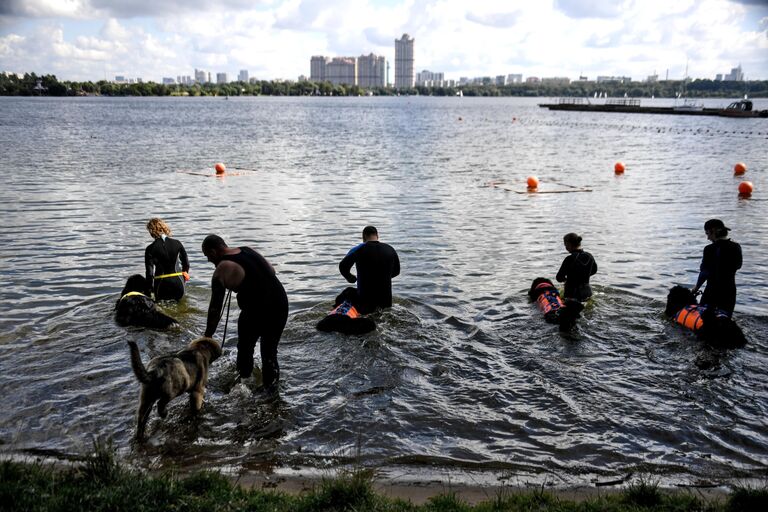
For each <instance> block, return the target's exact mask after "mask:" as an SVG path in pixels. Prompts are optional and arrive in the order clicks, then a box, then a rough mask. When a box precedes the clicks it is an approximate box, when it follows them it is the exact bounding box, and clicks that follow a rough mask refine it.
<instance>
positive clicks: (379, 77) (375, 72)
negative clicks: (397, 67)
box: [357, 53, 387, 87]
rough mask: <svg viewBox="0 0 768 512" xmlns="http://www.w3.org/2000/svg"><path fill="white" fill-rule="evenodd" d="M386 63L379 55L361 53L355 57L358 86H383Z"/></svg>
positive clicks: (384, 83)
mask: <svg viewBox="0 0 768 512" xmlns="http://www.w3.org/2000/svg"><path fill="white" fill-rule="evenodd" d="M386 63H387V59H385V58H384V57H383V56H381V55H374V54H373V53H371V54H369V55H361V56H359V57H358V58H357V85H359V86H360V87H384V86H385V85H386V82H385V80H386V76H385V74H384V73H385V70H386Z"/></svg>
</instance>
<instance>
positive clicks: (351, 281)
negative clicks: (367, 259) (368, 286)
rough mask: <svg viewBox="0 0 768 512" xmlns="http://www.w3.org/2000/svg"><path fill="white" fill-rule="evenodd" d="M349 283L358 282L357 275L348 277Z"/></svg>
mask: <svg viewBox="0 0 768 512" xmlns="http://www.w3.org/2000/svg"><path fill="white" fill-rule="evenodd" d="M347 282H348V283H356V282H357V276H349V277H348V278H347Z"/></svg>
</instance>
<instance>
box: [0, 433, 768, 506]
mask: <svg viewBox="0 0 768 512" xmlns="http://www.w3.org/2000/svg"><path fill="white" fill-rule="evenodd" d="M373 482H374V473H373V471H371V470H366V469H355V470H353V471H348V472H342V473H341V474H340V475H339V476H337V477H335V478H332V479H326V480H323V481H322V482H321V483H319V484H318V485H316V486H315V487H314V488H313V489H312V490H311V491H306V492H303V493H301V494H298V495H291V494H286V493H282V492H279V491H274V490H261V489H245V488H242V487H240V486H238V485H237V484H236V483H234V482H233V481H232V480H231V479H229V478H226V477H224V476H222V475H220V474H219V473H212V472H199V473H195V474H193V475H191V476H187V477H183V478H181V477H177V476H174V475H172V474H162V475H149V474H147V473H145V472H141V471H136V470H133V469H130V468H127V467H125V466H124V465H122V464H120V462H119V461H117V460H116V457H115V451H114V449H113V448H112V446H111V445H109V444H108V445H99V444H95V445H94V452H93V454H91V455H89V456H88V457H85V458H84V459H83V461H82V463H80V464H78V465H76V466H72V467H65V468H60V467H54V466H52V465H46V464H42V463H39V462H15V461H8V460H6V461H0V512H4V511H6V510H7V511H32V512H38V511H40V512H48V511H67V512H71V511H96V512H99V511H121V510H129V511H131V512H154V511H158V512H159V511H169V510H171V511H173V510H179V511H184V512H196V511H200V512H203V511H226V512H235V511H248V512H260V511H270V512H318V511H319V512H325V511H348V512H363V511H372V512H395V511H404V512H497V511H498V512H501V511H526V512H538V511H558V512H560V511H561V512H566V511H567V512H571V511H573V512H593V511H594V512H598V511H600V512H628V511H631V512H639V511H651V510H653V511H656V510H661V511H670V512H688V511H690V512H694V511H697V512H698V511H712V512H720V511H722V512H731V511H734V512H735V511H740V512H741V511H746V512H749V511H760V512H763V511H764V510H768V489H766V488H763V489H751V488H737V489H736V490H734V491H733V492H732V493H731V494H730V495H728V496H727V498H726V499H725V500H717V501H706V500H702V499H701V498H700V497H698V496H696V495H695V494H694V493H687V492H667V491H664V490H663V489H661V488H659V486H658V483H657V482H654V481H651V480H643V479H641V480H640V481H639V482H637V483H634V484H632V485H630V486H629V487H628V488H627V489H625V490H624V491H619V492H616V493H610V494H607V495H604V496H599V497H596V498H591V499H586V500H583V501H578V502H575V501H570V500H565V499H561V498H558V497H557V496H555V495H553V494H551V493H548V492H546V491H544V490H542V489H536V490H533V491H515V490H511V489H510V490H507V489H504V490H502V491H500V492H499V493H498V495H497V496H496V497H495V498H493V499H490V500H488V501H485V502H482V503H478V504H476V505H470V504H468V503H467V502H465V501H464V500H462V498H461V497H460V496H459V495H457V494H456V493H452V492H447V493H442V494H439V495H436V496H434V497H432V498H430V499H429V500H428V501H427V502H426V503H424V504H422V505H414V504H413V503H410V502H408V501H404V500H402V499H392V498H388V497H385V496H382V495H380V494H378V493H376V492H375V490H374V486H373Z"/></svg>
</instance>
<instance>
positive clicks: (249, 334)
mask: <svg viewBox="0 0 768 512" xmlns="http://www.w3.org/2000/svg"><path fill="white" fill-rule="evenodd" d="M203 254H205V256H206V258H208V261H210V262H211V263H213V264H214V265H215V266H216V270H215V271H214V272H213V278H212V279H211V303H210V305H209V306H208V320H207V323H206V328H205V334H204V336H207V337H209V338H210V337H212V336H213V333H214V332H216V327H217V326H218V324H219V320H220V319H221V313H222V308H223V307H224V292H225V291H226V290H232V291H234V292H235V293H237V305H238V306H240V317H239V318H238V320H237V369H238V371H239V373H240V378H241V379H246V378H248V377H250V376H251V373H253V368H254V362H253V350H254V347H255V346H256V342H259V341H260V342H261V368H262V369H261V372H262V376H263V381H264V389H265V391H266V392H268V393H273V392H275V391H276V390H277V385H278V382H279V380H280V367H279V365H278V364H277V345H278V343H280V336H282V334H283V329H284V328H285V324H286V322H287V321H288V296H287V295H286V293H285V289H284V288H283V285H282V283H280V280H279V279H278V278H277V275H276V274H275V269H274V268H273V267H272V265H270V263H269V262H268V261H267V260H266V259H265V258H264V257H263V256H262V255H261V254H259V253H258V252H256V251H254V250H253V249H251V248H250V247H228V246H227V244H226V243H225V242H224V240H223V239H222V238H221V237H220V236H218V235H208V236H207V237H205V240H203Z"/></svg>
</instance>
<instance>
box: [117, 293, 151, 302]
mask: <svg viewBox="0 0 768 512" xmlns="http://www.w3.org/2000/svg"><path fill="white" fill-rule="evenodd" d="M134 295H141V296H142V297H146V295H144V294H143V293H141V292H128V293H126V294H125V295H123V296H122V297H120V300H123V299H124V298H126V297H132V296H134Z"/></svg>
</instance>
